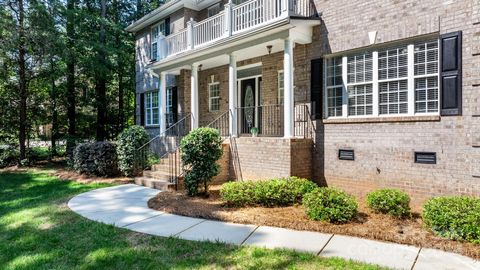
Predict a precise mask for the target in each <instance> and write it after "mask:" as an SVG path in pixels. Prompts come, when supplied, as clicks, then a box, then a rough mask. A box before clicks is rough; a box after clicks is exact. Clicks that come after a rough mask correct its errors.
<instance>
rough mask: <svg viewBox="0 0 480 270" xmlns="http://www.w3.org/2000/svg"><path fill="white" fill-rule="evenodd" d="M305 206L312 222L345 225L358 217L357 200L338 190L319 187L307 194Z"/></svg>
mask: <svg viewBox="0 0 480 270" xmlns="http://www.w3.org/2000/svg"><path fill="white" fill-rule="evenodd" d="M303 206H304V207H305V211H306V213H307V216H308V217H309V218H310V219H312V220H321V221H327V222H332V223H344V222H348V221H350V220H351V219H353V218H354V217H355V216H356V215H357V209H358V204H357V202H356V200H355V198H354V197H353V196H351V195H348V194H347V193H345V192H344V191H342V190H339V189H336V188H328V187H319V188H316V189H314V190H313V191H311V192H309V193H307V194H305V196H304V197H303Z"/></svg>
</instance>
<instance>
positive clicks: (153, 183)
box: [135, 176, 175, 191]
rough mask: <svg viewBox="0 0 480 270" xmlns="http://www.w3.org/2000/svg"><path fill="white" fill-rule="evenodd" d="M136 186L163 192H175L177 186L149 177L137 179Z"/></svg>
mask: <svg viewBox="0 0 480 270" xmlns="http://www.w3.org/2000/svg"><path fill="white" fill-rule="evenodd" d="M135 184H137V185H140V186H144V187H149V188H154V189H158V190H161V191H169V190H175V184H173V183H170V182H168V181H164V180H159V179H155V178H149V177H145V176H144V177H135Z"/></svg>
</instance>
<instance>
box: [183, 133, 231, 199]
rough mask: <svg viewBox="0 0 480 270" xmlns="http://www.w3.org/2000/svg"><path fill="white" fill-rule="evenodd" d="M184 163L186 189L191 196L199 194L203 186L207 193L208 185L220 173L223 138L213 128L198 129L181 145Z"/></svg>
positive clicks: (185, 138)
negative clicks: (199, 188)
mask: <svg viewBox="0 0 480 270" xmlns="http://www.w3.org/2000/svg"><path fill="white" fill-rule="evenodd" d="M180 149H181V153H182V154H181V155H182V162H183V164H184V166H186V168H187V169H186V172H185V179H184V182H185V188H186V189H187V192H188V194H189V195H190V196H194V195H196V194H198V187H199V185H200V184H203V186H204V191H205V193H207V192H208V183H209V182H210V181H211V180H212V178H213V177H214V176H216V175H217V174H218V173H219V166H218V164H217V160H219V159H220V158H221V157H222V154H223V149H222V138H221V137H220V133H219V131H218V130H216V129H213V128H197V129H194V130H192V131H191V132H190V133H189V134H188V135H187V136H185V137H184V138H183V139H182V141H181V143H180Z"/></svg>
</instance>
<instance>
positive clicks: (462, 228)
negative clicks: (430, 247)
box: [423, 196, 480, 244]
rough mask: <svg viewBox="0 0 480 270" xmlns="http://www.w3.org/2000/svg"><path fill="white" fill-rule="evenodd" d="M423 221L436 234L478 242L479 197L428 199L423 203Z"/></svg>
mask: <svg viewBox="0 0 480 270" xmlns="http://www.w3.org/2000/svg"><path fill="white" fill-rule="evenodd" d="M423 221H424V222H425V225H426V226H427V227H428V228H429V229H430V230H432V231H433V232H434V233H435V234H437V235H440V236H442V237H446V238H449V239H454V240H466V241H469V242H472V243H476V244H480V198H473V197H467V196H446V197H437V198H433V199H430V200H428V201H427V202H426V203H425V204H424V205H423Z"/></svg>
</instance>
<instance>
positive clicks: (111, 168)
mask: <svg viewBox="0 0 480 270" xmlns="http://www.w3.org/2000/svg"><path fill="white" fill-rule="evenodd" d="M73 168H74V169H75V171H77V172H78V173H81V174H86V175H96V176H115V175H117V174H118V162H117V153H116V150H115V144H113V143H111V142H95V143H82V144H79V145H77V147H75V150H74V151H73Z"/></svg>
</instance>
